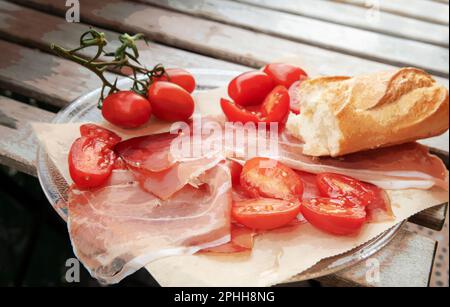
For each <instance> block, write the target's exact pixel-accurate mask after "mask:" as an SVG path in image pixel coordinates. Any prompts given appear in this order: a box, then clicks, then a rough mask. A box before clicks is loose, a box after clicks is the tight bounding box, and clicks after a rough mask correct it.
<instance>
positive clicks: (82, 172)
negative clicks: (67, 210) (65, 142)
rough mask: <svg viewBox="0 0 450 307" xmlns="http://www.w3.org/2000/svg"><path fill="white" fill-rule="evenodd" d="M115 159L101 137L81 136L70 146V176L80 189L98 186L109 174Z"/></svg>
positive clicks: (112, 152)
mask: <svg viewBox="0 0 450 307" xmlns="http://www.w3.org/2000/svg"><path fill="white" fill-rule="evenodd" d="M115 160H116V154H115V153H114V151H113V150H112V149H111V146H110V145H108V144H107V143H105V142H104V141H103V140H101V139H97V138H92V137H86V136H82V137H81V138H78V139H77V140H75V142H74V143H73V144H72V147H71V148H70V152H69V172H70V176H71V178H72V180H73V181H74V182H75V184H76V185H77V187H78V188H80V189H90V188H95V187H99V186H101V185H103V184H104V183H105V182H106V181H107V180H108V178H109V176H110V175H111V172H112V170H113V168H114V163H115Z"/></svg>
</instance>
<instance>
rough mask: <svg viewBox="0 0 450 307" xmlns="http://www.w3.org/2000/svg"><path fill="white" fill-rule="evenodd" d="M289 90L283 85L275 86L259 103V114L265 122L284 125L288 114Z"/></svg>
mask: <svg viewBox="0 0 450 307" xmlns="http://www.w3.org/2000/svg"><path fill="white" fill-rule="evenodd" d="M289 109H290V101H289V92H288V90H287V89H286V88H285V87H284V86H277V87H275V88H274V89H273V90H272V91H271V92H270V93H269V95H267V97H266V99H265V100H264V102H263V103H262V105H261V116H262V118H263V120H264V121H265V122H267V123H274V122H275V123H279V124H282V125H284V124H285V123H286V121H287V119H288V116H289Z"/></svg>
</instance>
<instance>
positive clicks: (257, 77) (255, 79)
mask: <svg viewBox="0 0 450 307" xmlns="http://www.w3.org/2000/svg"><path fill="white" fill-rule="evenodd" d="M274 87H275V84H274V83H273V81H272V79H271V78H270V77H269V76H268V75H267V74H265V73H263V72H261V71H250V72H246V73H243V74H241V75H239V76H237V77H236V78H234V79H233V80H232V81H231V82H230V84H229V85H228V95H229V96H230V98H231V99H232V100H233V101H234V102H235V103H236V104H238V105H240V106H244V107H245V106H252V105H259V104H261V103H262V102H263V100H264V99H265V98H266V96H267V95H268V94H269V93H270V91H272V89H273V88H274Z"/></svg>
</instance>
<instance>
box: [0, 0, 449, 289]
mask: <svg viewBox="0 0 450 307" xmlns="http://www.w3.org/2000/svg"><path fill="white" fill-rule="evenodd" d="M91 25H92V26H95V27H96V28H97V29H100V30H101V31H104V32H105V33H106V34H107V36H108V38H112V39H111V40H112V44H115V43H116V42H115V38H116V37H117V35H118V34H119V33H121V32H129V33H137V32H142V33H144V34H145V35H146V37H147V38H148V39H149V45H148V46H146V45H145V44H142V45H141V46H140V47H141V48H142V50H143V51H142V52H141V58H142V61H143V62H144V63H145V64H146V65H148V66H152V65H155V64H157V63H164V64H165V65H167V66H173V67H195V68H217V69H224V70H234V71H244V70H249V69H254V68H259V67H261V66H263V65H264V64H266V63H268V62H273V61H275V60H279V59H286V58H288V59H291V60H292V59H295V62H296V63H298V64H299V65H300V66H302V67H303V68H304V69H305V70H306V71H307V72H309V74H310V75H312V76H315V75H331V74H341V75H342V74H343V75H354V74H360V73H366V72H372V71H376V70H383V69H391V68H394V67H401V66H416V67H419V68H422V69H425V70H427V71H428V72H430V73H431V74H433V75H434V76H435V78H436V79H437V80H438V82H440V83H443V84H445V85H446V86H447V87H448V84H449V81H448V75H449V53H448V47H449V2H448V0H390V1H388V0H334V1H333V0H184V1H182V0H135V1H131V0H130V1H122V0H97V1H87V0H84V1H83V0H80V1H77V0H70V1H66V0H12V1H5V0H0V48H1V50H2V60H1V61H0V164H1V166H0V286H98V283H97V282H96V281H95V280H93V279H92V278H90V277H89V274H88V273H87V272H86V271H85V270H84V269H82V274H81V282H80V283H77V284H69V283H67V282H66V280H65V274H66V271H67V268H66V265H65V264H66V260H67V259H68V258H72V257H74V256H73V252H72V248H71V245H70V241H69V237H68V234H67V229H66V225H65V223H64V222H63V221H62V220H61V219H60V218H59V216H58V215H57V214H56V213H55V212H54V210H53V209H52V208H51V206H50V205H49V203H48V201H47V199H46V198H45V195H44V194H43V192H42V190H41V187H40V185H39V182H38V180H37V178H36V172H35V168H34V158H35V154H36V148H37V144H36V142H35V140H34V138H33V136H32V135H31V130H30V129H29V126H28V122H29V121H33V120H38V121H49V120H51V118H52V117H53V115H54V113H55V112H57V111H58V110H59V109H60V108H61V107H63V106H65V105H67V104H68V103H70V102H71V101H73V100H74V99H75V98H77V97H78V96H80V95H82V94H84V93H87V92H89V91H90V90H93V89H95V88H96V87H98V86H99V82H98V80H96V79H95V77H94V76H92V75H90V74H89V73H87V72H86V71H85V70H83V69H80V68H79V67H77V66H75V65H73V64H72V63H69V62H68V61H66V60H62V59H58V58H57V57H56V56H55V55H53V54H52V53H51V51H50V49H49V46H50V44H51V43H53V42H56V43H58V44H61V45H63V46H67V47H73V46H75V45H77V44H78V39H79V35H80V34H81V33H82V32H84V31H85V30H86V29H88V28H89V26H91ZM116 73H117V72H111V74H112V75H114V74H116ZM426 144H428V145H431V146H433V147H436V148H438V149H440V150H441V151H443V152H447V159H448V147H449V145H448V133H447V134H446V135H445V136H443V137H440V138H435V139H432V140H428V141H427V142H426ZM444 214H445V213H444ZM407 230H409V231H411V232H412V233H415V234H417V235H420V236H423V237H427V238H430V239H431V240H434V241H436V242H438V247H437V250H436V251H437V252H436V258H435V262H434V265H433V269H432V273H431V276H432V277H431V282H430V285H431V286H440V287H441V286H447V287H448V285H449V271H448V268H449V260H448V254H449V253H448V214H447V218H446V222H445V227H444V228H443V230H442V231H436V230H431V229H429V228H426V227H423V226H418V225H416V224H412V223H409V224H408V225H407ZM121 285H122V286H145V285H157V284H156V282H155V281H153V280H152V279H151V277H149V275H148V273H146V272H145V271H140V272H139V273H138V274H135V275H133V276H131V277H130V278H127V279H126V280H125V281H124V282H122V283H121ZM304 285H306V286H317V285H318V284H317V283H305V284H304Z"/></svg>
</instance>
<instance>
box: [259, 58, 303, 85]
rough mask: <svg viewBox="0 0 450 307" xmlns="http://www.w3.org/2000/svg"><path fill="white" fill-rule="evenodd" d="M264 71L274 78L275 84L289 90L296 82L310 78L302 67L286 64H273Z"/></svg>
mask: <svg viewBox="0 0 450 307" xmlns="http://www.w3.org/2000/svg"><path fill="white" fill-rule="evenodd" d="M263 71H264V72H265V73H266V74H267V75H268V76H270V77H271V78H272V80H273V81H274V83H275V84H277V85H283V86H284V87H286V88H289V87H291V86H292V84H294V82H296V81H299V80H301V79H306V78H308V74H307V73H306V72H305V71H304V70H303V69H301V68H300V67H297V66H294V65H289V64H284V63H272V64H269V65H266V66H265V67H264V68H263Z"/></svg>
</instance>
